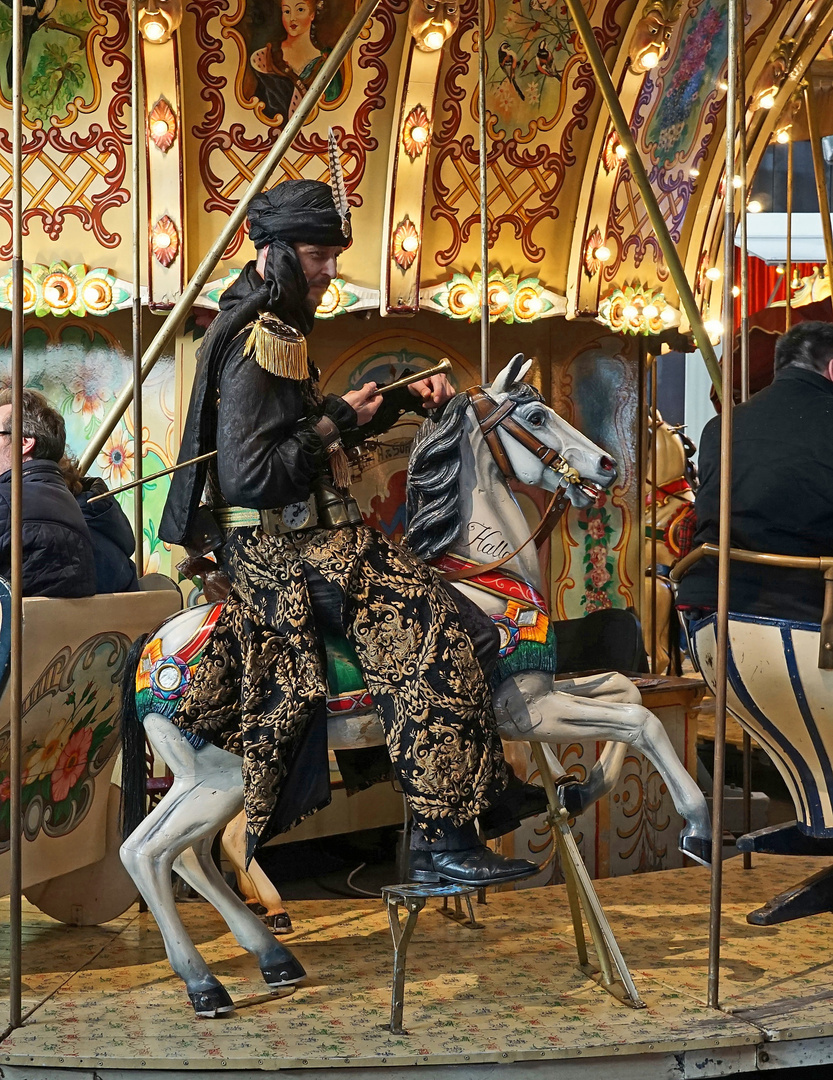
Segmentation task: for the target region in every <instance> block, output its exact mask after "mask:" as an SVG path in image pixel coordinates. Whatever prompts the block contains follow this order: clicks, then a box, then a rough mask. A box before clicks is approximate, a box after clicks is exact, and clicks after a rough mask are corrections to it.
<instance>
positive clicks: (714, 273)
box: [706, 266, 720, 281]
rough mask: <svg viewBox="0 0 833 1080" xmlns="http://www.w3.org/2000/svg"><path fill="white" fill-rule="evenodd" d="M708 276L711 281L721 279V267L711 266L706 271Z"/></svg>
mask: <svg viewBox="0 0 833 1080" xmlns="http://www.w3.org/2000/svg"><path fill="white" fill-rule="evenodd" d="M706 277H707V278H708V279H709V281H719V280H720V269H719V267H717V266H710V267H709V268H708V270H707V271H706Z"/></svg>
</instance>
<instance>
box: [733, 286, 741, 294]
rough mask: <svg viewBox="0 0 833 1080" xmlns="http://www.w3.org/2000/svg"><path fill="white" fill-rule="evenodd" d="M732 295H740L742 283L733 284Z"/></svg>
mask: <svg viewBox="0 0 833 1080" xmlns="http://www.w3.org/2000/svg"><path fill="white" fill-rule="evenodd" d="M732 296H740V285H733V286H732Z"/></svg>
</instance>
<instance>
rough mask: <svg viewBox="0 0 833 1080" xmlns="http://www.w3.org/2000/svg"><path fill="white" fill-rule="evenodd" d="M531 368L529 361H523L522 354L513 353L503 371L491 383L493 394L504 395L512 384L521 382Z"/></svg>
mask: <svg viewBox="0 0 833 1080" xmlns="http://www.w3.org/2000/svg"><path fill="white" fill-rule="evenodd" d="M531 367H532V361H531V360H524V354H523V353H515V355H514V356H513V357H512V359H511V360H510V361H509V363H508V364H507V365H506V367H505V368H504V369H503V371H501V372H500V374H499V375H498V377H497V378H496V379H495V381H494V382H493V383H492V393H493V394H505V393H506V391H507V390H508V389H509V387H510V386H512V385H513V384H514V383H518V382H522V381H523V379H524V376H525V375H526V373H527V372H528V371H529V369H530V368H531Z"/></svg>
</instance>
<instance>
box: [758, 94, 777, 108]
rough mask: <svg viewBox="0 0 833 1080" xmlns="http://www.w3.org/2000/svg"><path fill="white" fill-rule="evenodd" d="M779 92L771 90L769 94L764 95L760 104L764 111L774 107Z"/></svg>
mask: <svg viewBox="0 0 833 1080" xmlns="http://www.w3.org/2000/svg"><path fill="white" fill-rule="evenodd" d="M777 92H778V91H777V90H770V92H769V93H768V94H764V96H763V97H762V98H761V100H760V101H759V102H758V104H759V105H760V106H761V108H762V109H771V108H773V107H774V105H775V95H776V93H777Z"/></svg>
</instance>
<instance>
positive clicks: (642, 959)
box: [0, 856, 833, 1076]
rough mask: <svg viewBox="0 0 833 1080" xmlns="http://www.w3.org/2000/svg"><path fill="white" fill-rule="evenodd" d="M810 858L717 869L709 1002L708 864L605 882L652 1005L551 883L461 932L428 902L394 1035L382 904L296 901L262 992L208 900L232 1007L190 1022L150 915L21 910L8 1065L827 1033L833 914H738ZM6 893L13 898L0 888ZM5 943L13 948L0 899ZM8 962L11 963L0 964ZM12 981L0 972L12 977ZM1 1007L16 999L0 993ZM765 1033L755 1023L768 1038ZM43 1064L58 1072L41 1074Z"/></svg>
mask: <svg viewBox="0 0 833 1080" xmlns="http://www.w3.org/2000/svg"><path fill="white" fill-rule="evenodd" d="M818 868H819V867H818V863H816V862H813V861H811V860H806V859H784V858H777V857H773V856H756V869H753V870H752V871H750V872H747V873H744V872H743V870H742V869H741V867H740V863H739V860H737V859H735V860H732V861H731V862H730V863H728V864H727V867H726V874H725V903H724V909H723V928H722V937H723V963H722V968H721V996H722V1002H723V1005H724V1011H715V1010H712V1009H710V1008H708V1007H707V1006H706V1004H705V997H706V958H707V952H708V950H707V926H708V916H707V898H708V874H707V872H706V871H704V870H702V869H700V868H692V869H687V870H671V871H666V872H664V873H657V874H650V875H644V876H637V877H632V878H627V879H624V878H620V879H617V880H609V881H602V882H598V883H597V885H598V891H599V894H600V897H601V900H602V902H603V904H604V906H605V908H606V910H607V912H608V916H609V918H610V921H611V924H612V926H613V929H614V931H615V933H616V936H617V939H618V941H619V944H620V946H621V948H622V951H623V953H624V955H625V958H626V960H627V961H628V963H629V965H630V968H631V971H632V973H633V975H634V978H635V980H636V983H637V986H638V988H639V991H640V993H641V995H642V997H643V998H644V1000H645V1001H646V1003H647V1006H648V1007H647V1008H646V1009H644V1010H642V1011H634V1010H631V1009H629V1008H627V1007H626V1006H623V1005H620V1004H617V1003H616V1002H615V1001H614V1000H613V999H612V998H610V997H609V996H608V995H607V994H606V993H605V992H604V991H603V990H601V989H600V988H598V987H597V986H595V985H594V984H593V983H591V982H590V981H588V980H587V979H586V978H585V976H584V975H582V973H581V972H580V971H579V970H578V969H577V968H576V966H575V963H574V957H575V952H574V945H573V942H572V937H571V930H570V922H569V914H568V911H567V907H566V903H565V897H564V892H563V889H561V888H558V887H554V888H546V889H532V890H528V891H526V892H507V893H502V894H495V895H493V896H490V898H489V903H488V904H487V905H486V907H485V908H479V909H478V917H479V918H480V919H481V920H482V922H483V923H484V924H485V927H484V929H483V930H480V931H470V930H466V929H464V928H462V927H459V926H457V925H455V924H453V923H451V922H449V921H448V920H446V919H443V918H442V917H441V916H440V915H439V914H438V913H437V911H436V910H435V909H433V908H431V907H427V908H426V909H425V911H424V912H423V913H422V914H421V916H420V919H419V924H418V926H417V930H416V933H415V935H414V939H413V941H412V943H411V947H410V951H409V955H408V976H407V985H406V994H405V1025H406V1027H407V1029H408V1035H406V1036H393V1035H391V1034H389V1033H388V1032H387V1031H386V1030H385V1027H384V1025H385V1023H386V1021H387V1019H388V1015H389V1006H390V989H389V987H390V983H389V980H390V976H391V966H392V948H391V941H390V934H389V931H388V928H387V922H386V918H385V915H384V913H383V911H382V907H381V903H380V902H377V901H374V900H372V899H367V900H363V899H359V898H357V899H356V901H348V900H344V901H329V900H328V901H306V902H298V903H294V904H293V905H292V918H293V921H294V923H295V926H296V927H297V930H296V932H295V933H294V934H293V935H292V936H291V937H290V938H289V939H283V940H285V941H288V942H289V943H290V945H291V947H292V948H293V950H294V951H296V952H297V955H298V957H299V958H300V960H301V962H302V963H303V964H304V965H305V967H306V969H307V971H308V972H309V973H310V977H309V978H308V980H307V981H306V982H305V983H304V985H302V986H301V987H299V988H298V989H297V990H296V991H295V992H294V993H293V994H290V995H288V996H285V997H282V998H272V997H270V996H268V995H267V994H265V993H264V987H263V984H262V982H261V981H260V978H259V973H258V971H257V968H256V965H255V962H254V961H253V960H252V959H251V958H249V957H248V956H247V955H246V954H244V953H242V952H241V950H240V949H239V947H238V946H237V945H236V944H235V942H234V941H233V940H232V939H231V937H230V935H229V934H228V933H227V932H225V926H224V924H222V923H221V922H220V920H219V918H218V917H217V916H216V915H215V914H214V912H213V909H210V908H208V907H207V905H205V904H202V903H191V904H185V905H182V907H181V911H182V913H183V917H184V919H185V921H186V924H187V926H188V928H189V931H190V933H191V934H192V936H193V937H194V940H195V941H196V942H197V944H198V946H199V948H200V949H201V951H202V952H203V955H204V956H205V957H206V959H207V960H208V961H209V963H210V964H211V966H212V969H213V970H214V971H215V973H216V974H217V975H218V976H219V977H220V978H221V979H222V980H223V982H224V983H225V985H226V987H227V988H228V990H229V992H230V993H231V995H232V997H233V998H234V999H235V1002H236V1003H237V1005H238V1009H237V1012H236V1013H235V1014H234V1015H232V1016H230V1017H227V1018H224V1019H221V1020H214V1021H205V1020H203V1021H195V1020H194V1018H193V1014H192V1012H191V1008H190V1006H189V1004H188V1001H187V998H186V997H185V994H184V992H183V989H182V985H181V984H180V982H179V980H178V979H177V978H176V977H175V976H173V975H172V973H171V971H170V968H169V967H168V964H167V961H166V959H165V954H164V950H163V948H162V944H161V939H160V936H159V934H158V931H157V929H156V925H155V923H154V921H153V919H152V917H151V916H149V915H140V914H138V912H137V911H135V910H132V911H131V912H128V914H127V915H125V916H123V917H122V918H120V919H117V920H115V921H114V922H112V923H109V924H107V925H106V926H103V927H96V928H92V929H89V928H88V929H81V928H73V927H66V926H63V925H61V924H59V923H56V922H54V921H52V920H51V919H49V918H48V917H47V916H44V915H41V914H40V913H39V912H37V911H35V910H34V909H31V908H27V910H26V912H25V928H26V929H25V950H24V997H25V1003H26V1009H27V1011H29V1017H28V1020H27V1022H26V1023H25V1024H24V1026H23V1027H22V1028H21V1029H19V1030H17V1031H16V1032H13V1033H12V1034H10V1035H8V1036H7V1037H6V1039H5V1040H3V1041H2V1042H0V1066H2V1065H4V1064H10V1065H27V1066H45V1067H47V1068H50V1069H53V1070H55V1074H56V1076H57V1075H58V1070H60V1069H61V1068H82V1067H88V1068H96V1067H101V1068H107V1067H109V1068H118V1067H122V1068H147V1069H151V1068H157V1069H184V1070H187V1069H198V1068H199V1069H203V1068H206V1067H207V1066H211V1064H212V1063H213V1065H214V1066H215V1067H219V1068H223V1067H225V1068H227V1069H229V1070H231V1069H235V1068H236V1069H244V1068H251V1069H258V1068H263V1067H264V1066H266V1067H268V1066H269V1065H270V1064H272V1065H273V1067H274V1066H275V1065H277V1064H278V1063H279V1066H280V1068H283V1069H288V1068H293V1067H303V1066H307V1067H311V1066H313V1065H319V1066H325V1065H334V1066H335V1065H342V1066H343V1065H345V1064H350V1065H356V1066H358V1065H362V1064H364V1065H369V1064H373V1065H382V1064H386V1065H399V1064H403V1065H404V1064H408V1063H410V1064H413V1063H415V1062H417V1061H420V1062H422V1063H429V1062H432V1063H435V1064H445V1063H462V1062H471V1063H474V1062H487V1061H498V1062H500V1061H506V1060H523V1059H526V1060H535V1059H541V1058H569V1057H578V1056H584V1057H587V1056H593V1055H605V1056H609V1055H611V1054H612V1053H613V1047H615V1046H618V1048H619V1049H618V1050H617V1051H616V1052H617V1053H619V1052H621V1053H622V1054H625V1053H629V1054H634V1053H642V1052H656V1053H659V1052H662V1051H671V1050H682V1049H694V1048H706V1047H721V1046H722V1047H726V1046H741V1045H744V1044H746V1045H749V1044H754V1043H760V1042H762V1041H763V1039H764V1038H765V1037H766V1038H769V1039H790V1040H792V1039H799V1038H807V1037H813V1036H818V1035H828V1034H831V1033H833V991H831V985H833V978H831V976H833V933H832V931H833V915H823V916H816V917H815V918H812V919H807V920H804V921H803V922H797V923H791V924H786V925H784V926H781V927H776V928H769V929H766V928H756V927H753V926H749V925H748V924H747V923H746V922H745V919H744V916H745V913H746V912H747V911H748V910H750V909H751V908H753V907H757V906H759V905H760V903H762V902H763V901H764V900H766V899H768V898H769V897H771V896H773V895H774V894H775V893H776V892H780V891H781V890H782V889H783V888H785V887H787V886H788V885H791V884H794V883H795V882H797V881H798V880H799V879H800V878H802V877H804V876H806V875H807V874H809V873H811V872H814V871H815V870H817V869H818ZM2 903H3V904H5V905H7V903H8V902H7V901H3V902H2ZM0 925H1V926H2V929H0V935H4V937H3V938H0V951H2V952H3V954H4V958H5V955H6V954H7V944H8V943H7V940H5V937H6V936H7V930H6V927H7V926H8V920H7V917H6V912H5V911H2V910H0ZM7 971H8V965H7V964H6V963H4V964H3V974H4V976H5V975H6V973H7ZM3 989H4V994H7V984H5V986H4V988H3ZM3 1008H4V1009H5V1010H6V1012H5V1015H6V1018H7V1016H8V1002H7V1000H6V1001H5V1002H4V1004H3ZM764 1033H766V1034H764ZM49 1075H50V1076H51V1075H52V1073H51V1072H50V1073H49Z"/></svg>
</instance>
